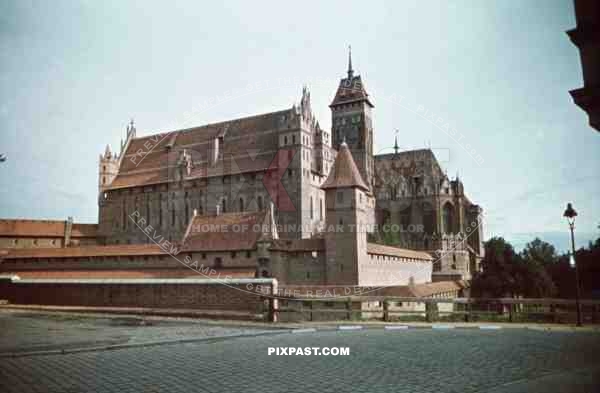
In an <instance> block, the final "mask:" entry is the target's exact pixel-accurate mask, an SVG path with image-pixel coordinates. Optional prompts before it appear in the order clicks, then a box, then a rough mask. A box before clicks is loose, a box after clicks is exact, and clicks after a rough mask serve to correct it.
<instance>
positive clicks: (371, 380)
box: [0, 322, 600, 392]
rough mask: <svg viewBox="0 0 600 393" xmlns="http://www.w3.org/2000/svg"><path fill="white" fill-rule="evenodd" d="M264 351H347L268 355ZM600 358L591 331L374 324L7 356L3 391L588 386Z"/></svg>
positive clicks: (0, 382)
mask: <svg viewBox="0 0 600 393" xmlns="http://www.w3.org/2000/svg"><path fill="white" fill-rule="evenodd" d="M55 323H56V322H55ZM40 324H43V322H40ZM173 326H174V327H175V328H176V329H175V330H177V329H178V328H177V326H178V325H177V323H174V324H173ZM213 328H215V329H218V327H213ZM106 329H108V328H106ZM129 329H130V330H131V329H139V328H132V327H129ZM223 329H228V328H223ZM224 331H225V330H224ZM2 332H3V335H4V334H5V333H7V332H6V330H4V329H3V331H2ZM8 333H9V334H11V335H13V337H14V336H15V335H17V336H18V334H15V332H8ZM269 347H349V348H350V355H349V356H273V355H272V356H268V355H267V350H268V348H269ZM599 354H600V335H599V334H598V333H594V332H578V333H572V332H561V331H533V330H527V329H502V330H487V331H486V330H478V329H453V330H432V329H408V330H396V331H386V330H383V329H382V328H381V327H379V328H372V329H366V330H362V331H317V332H308V333H295V334H293V333H284V334H277V335H266V336H248V337H243V338H229V339H224V340H211V341H205V342H195V343H185V344H169V345H161V346H153V347H134V348H126V349H118V350H110V351H91V352H82V353H70V354H64V355H61V354H56V355H35V356H23V357H14V358H11V357H4V358H2V359H0V391H2V392H38V391H39V392H45V391H49V392H87V391H97V392H159V391H161V392H162V391H165V392H196V391H198V392H267V391H269V392H480V391H483V392H532V391H533V392H535V391H539V392H554V391H556V392H559V391H564V392H594V391H600V355H599Z"/></svg>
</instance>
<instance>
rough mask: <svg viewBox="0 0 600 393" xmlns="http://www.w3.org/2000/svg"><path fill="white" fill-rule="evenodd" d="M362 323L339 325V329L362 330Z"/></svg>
mask: <svg viewBox="0 0 600 393" xmlns="http://www.w3.org/2000/svg"><path fill="white" fill-rule="evenodd" d="M362 329H363V326H362V325H339V326H338V327H337V330H362Z"/></svg>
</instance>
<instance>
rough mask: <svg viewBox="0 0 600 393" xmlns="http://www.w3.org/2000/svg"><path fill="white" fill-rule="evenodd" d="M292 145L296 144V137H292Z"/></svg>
mask: <svg viewBox="0 0 600 393" xmlns="http://www.w3.org/2000/svg"><path fill="white" fill-rule="evenodd" d="M292 144H294V145H295V144H296V135H292Z"/></svg>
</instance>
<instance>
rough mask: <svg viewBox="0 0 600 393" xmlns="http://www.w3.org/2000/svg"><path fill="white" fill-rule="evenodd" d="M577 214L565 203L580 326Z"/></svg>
mask: <svg viewBox="0 0 600 393" xmlns="http://www.w3.org/2000/svg"><path fill="white" fill-rule="evenodd" d="M576 216H577V212H576V211H575V209H573V206H572V205H571V204H570V203H567V209H566V210H565V212H564V214H563V217H565V218H566V219H567V222H568V223H569V229H570V230H571V257H572V258H573V261H574V262H575V307H577V326H581V305H580V304H579V270H578V269H577V261H576V260H575V234H574V230H575V217H576Z"/></svg>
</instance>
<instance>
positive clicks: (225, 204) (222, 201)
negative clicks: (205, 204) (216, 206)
mask: <svg viewBox="0 0 600 393" xmlns="http://www.w3.org/2000/svg"><path fill="white" fill-rule="evenodd" d="M221 208H222V209H223V213H227V199H225V198H223V199H221Z"/></svg>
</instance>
